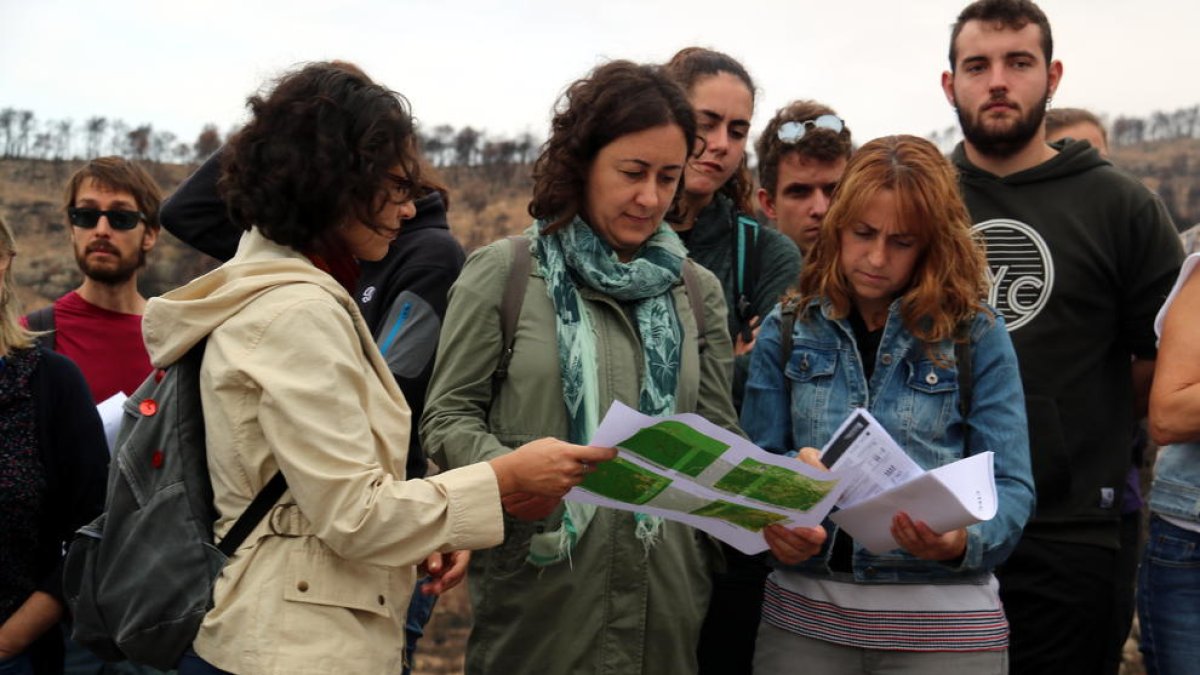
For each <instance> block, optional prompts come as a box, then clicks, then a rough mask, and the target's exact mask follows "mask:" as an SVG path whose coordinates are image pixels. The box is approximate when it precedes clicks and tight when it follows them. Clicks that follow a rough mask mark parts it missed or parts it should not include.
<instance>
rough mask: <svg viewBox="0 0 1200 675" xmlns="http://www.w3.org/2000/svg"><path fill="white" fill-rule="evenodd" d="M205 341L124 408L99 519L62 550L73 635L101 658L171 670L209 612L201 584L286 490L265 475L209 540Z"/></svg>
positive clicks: (208, 584) (206, 589) (208, 595)
mask: <svg viewBox="0 0 1200 675" xmlns="http://www.w3.org/2000/svg"><path fill="white" fill-rule="evenodd" d="M203 356H204V342H201V343H200V344H198V345H197V346H195V347H193V348H192V350H191V351H189V352H188V353H187V354H186V355H185V356H184V357H183V358H181V359H180V360H179V361H178V362H176V363H175V364H173V365H172V366H170V367H168V368H166V369H165V370H159V371H156V372H155V373H153V374H151V375H150V376H149V377H148V378H146V381H145V382H144V383H142V386H140V387H138V390H137V391H136V392H135V393H134V395H133V396H132V397H130V398H129V399H128V400H126V401H125V406H124V407H125V411H124V412H125V416H124V420H123V422H122V425H121V431H120V434H118V436H117V443H116V451H115V453H114V456H113V461H112V463H111V464H110V465H109V472H108V497H107V501H106V504H105V511H104V513H103V514H101V515H100V516H99V517H98V518H97V519H96V520H94V521H93V522H91V523H89V524H88V525H85V526H83V527H82V528H80V529H79V531H78V532H77V533H76V536H75V539H74V540H73V541H72V542H71V546H70V548H69V549H68V551H67V559H66V563H65V565H64V568H65V572H64V579H63V590H64V592H65V595H66V599H67V604H68V605H69V606H70V608H71V612H72V614H73V615H74V616H73V620H74V628H73V631H72V637H73V638H74V639H75V640H76V641H77V642H79V643H80V644H82V645H84V646H85V647H87V648H88V649H90V650H92V651H93V652H95V653H96V655H98V656H100V657H101V658H103V659H105V660H107V661H120V660H124V659H128V660H130V661H133V662H135V663H142V664H146V665H149V666H154V667H155V668H159V669H161V670H169V669H172V668H174V667H175V666H176V663H177V662H178V661H179V658H180V657H181V656H182V655H183V653H184V651H185V650H186V649H187V648H188V647H189V646H190V645H191V643H192V640H193V639H194V638H195V637H196V633H197V631H198V630H199V629H200V622H201V620H203V618H204V615H205V613H206V612H207V611H208V610H209V609H210V608H211V607H212V584H213V582H214V580H215V579H216V576H217V574H219V573H220V571H221V568H222V567H223V566H224V565H225V561H226V559H227V558H228V557H229V556H230V555H232V554H233V552H234V551H235V550H237V547H238V546H239V545H240V544H241V543H242V541H244V540H245V538H246V535H248V534H250V532H251V531H253V530H254V528H255V527H256V526H257V525H258V523H259V522H260V521H261V520H262V518H263V516H265V515H266V513H267V512H268V511H269V510H270V509H271V507H272V506H273V505H274V504H275V502H277V501H278V500H279V497H280V496H281V495H282V494H283V492H284V491H285V490H286V489H287V484H286V482H285V481H284V479H283V474H281V473H276V474H275V476H274V477H273V478H272V479H271V481H269V482H268V483H267V484H266V485H265V486H264V487H263V489H262V490H261V491H260V492H259V493H258V495H257V496H256V497H255V498H254V501H253V502H251V504H250V506H249V507H248V508H247V509H246V511H245V512H244V513H243V514H242V515H241V516H240V517H239V518H238V520H237V522H236V523H235V524H234V526H233V529H231V530H230V531H229V533H228V535H226V536H225V537H224V538H223V539H222V540H221V542H220V544H219V545H217V544H214V541H213V530H212V525H213V522H214V521H215V520H216V515H217V514H216V510H215V509H214V507H213V492H212V484H211V482H210V480H209V475H208V463H207V458H206V451H205V438H204V413H203V410H202V409H201V405H200V362H201V360H202V359H203Z"/></svg>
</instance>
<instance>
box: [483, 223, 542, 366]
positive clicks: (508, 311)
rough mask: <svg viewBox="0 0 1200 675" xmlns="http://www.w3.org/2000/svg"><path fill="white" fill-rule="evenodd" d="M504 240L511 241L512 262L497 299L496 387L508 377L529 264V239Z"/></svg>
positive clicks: (521, 237)
mask: <svg viewBox="0 0 1200 675" xmlns="http://www.w3.org/2000/svg"><path fill="white" fill-rule="evenodd" d="M508 240H509V241H510V242H512V262H511V264H510V265H509V267H508V281H507V283H505V285H504V296H503V297H502V298H501V300H500V341H501V349H500V362H499V363H497V364H496V372H494V373H493V374H492V382H493V383H494V384H496V385H498V384H499V383H500V382H502V381H503V380H504V379H505V378H506V377H508V364H509V363H510V362H511V361H512V356H513V343H514V342H515V341H516V339H517V320H518V319H520V318H521V306H522V305H524V304H525V287H526V286H527V285H529V270H530V268H531V266H532V264H533V261H532V259H531V258H532V256H531V254H530V253H529V237H526V236H524V235H514V236H511V237H509V238H508Z"/></svg>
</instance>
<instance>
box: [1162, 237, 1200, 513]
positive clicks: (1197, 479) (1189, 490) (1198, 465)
mask: <svg viewBox="0 0 1200 675" xmlns="http://www.w3.org/2000/svg"><path fill="white" fill-rule="evenodd" d="M1197 266H1200V253H1193V254H1191V255H1189V256H1188V257H1187V259H1186V260H1184V262H1183V268H1182V269H1181V270H1180V271H1179V278H1178V279H1176V281H1175V287H1174V288H1173V289H1172V290H1171V294H1170V296H1168V297H1167V301H1166V302H1165V303H1163V306H1162V308H1161V309H1159V310H1158V317H1157V318H1156V319H1155V320H1154V332H1155V333H1157V334H1158V335H1159V337H1161V336H1162V324H1163V321H1165V320H1166V317H1167V310H1168V309H1170V307H1171V304H1172V303H1173V302H1174V301H1175V296H1176V294H1178V293H1179V290H1180V289H1181V288H1182V287H1183V284H1184V283H1185V282H1186V281H1187V280H1188V277H1190V276H1191V275H1192V274H1193V273H1194V271H1195V269H1196V268H1197ZM1150 510H1151V511H1153V512H1154V513H1161V514H1163V515H1165V516H1173V517H1175V518H1181V519H1183V520H1192V521H1200V441H1189V442H1187V443H1174V444H1171V445H1168V446H1165V447H1163V448H1161V449H1159V451H1158V459H1156V460H1155V461H1154V484H1153V485H1152V486H1151V487H1150Z"/></svg>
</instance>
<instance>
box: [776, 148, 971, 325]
mask: <svg viewBox="0 0 1200 675" xmlns="http://www.w3.org/2000/svg"><path fill="white" fill-rule="evenodd" d="M881 190H891V191H892V192H893V193H895V196H896V211H897V216H898V218H897V219H898V221H899V222H900V223H901V224H902V225H903V227H904V231H905V232H906V233H907V234H909V235H912V236H913V237H915V238H916V239H917V244H918V246H920V248H921V254H920V256H919V257H918V259H917V262H916V264H915V265H914V267H913V274H912V280H911V282H910V283H909V286H908V288H906V289H905V290H904V291H903V292H902V294H901V301H900V312H901V317H902V318H903V320H904V327H905V328H906V329H907V330H908V332H909V333H911V334H912V335H913V336H914V337H916V338H918V339H920V340H922V341H924V342H925V343H926V344H927V345H931V344H933V343H937V342H940V341H942V340H945V339H954V340H960V341H961V340H963V339H966V336H965V335H962V334H960V333H961V331H960V326H962V325H963V324H965V323H967V322H969V321H971V320H972V319H973V318H974V316H975V314H976V313H977V312H979V311H981V310H984V311H986V306H985V305H984V304H983V298H984V297H986V293H987V287H988V281H987V274H986V270H987V261H986V259H985V257H984V252H983V244H982V243H981V242H980V241H979V240H978V239H977V238H976V237H974V236H973V235H972V233H971V220H970V217H969V216H968V215H967V208H966V206H965V205H964V204H963V200H962V195H961V193H960V192H959V189H958V180H957V176H956V174H955V171H954V167H953V166H952V165H951V164H950V162H949V160H947V159H946V158H945V157H944V156H943V155H942V153H941V152H939V151H938V149H937V147H936V146H934V145H933V143H930V142H929V141H927V140H925V139H923V138H918V137H916V136H885V137H883V138H877V139H875V140H873V141H871V142H870V143H867V144H866V145H864V146H863V147H862V148H860V149H859V150H858V151H857V152H855V153H854V155H853V156H851V158H850V162H849V163H848V164H847V165H846V171H845V173H844V174H843V175H842V180H841V182H840V183H839V184H838V187H837V190H836V192H835V193H834V197H833V202H832V203H831V204H830V206H829V211H828V213H826V214H825V220H824V221H823V222H822V223H821V234H820V237H819V238H818V239H817V243H816V244H815V245H814V246H813V248H812V250H811V251H810V252H809V255H808V258H807V259H806V260H805V263H804V269H803V271H802V272H801V273H800V280H799V286H798V288H796V289H794V290H793V291H792V292H791V293H790V294H789V299H792V300H794V301H798V302H799V306H800V307H805V306H807V305H808V303H809V302H810V301H812V300H813V299H816V298H825V299H827V300H828V301H829V302H830V304H831V305H832V310H833V311H832V315H833V316H834V317H835V318H844V317H846V316H847V315H849V313H850V307H851V302H852V298H853V292H852V289H851V286H850V283H849V281H848V280H847V279H846V277H845V275H844V274H843V272H842V266H841V253H842V236H841V235H842V232H843V230H845V229H846V228H848V227H851V226H852V225H853V224H854V223H856V222H858V219H859V218H860V217H861V216H862V214H863V212H864V211H866V209H867V206H868V205H869V203H870V202H871V200H872V199H873V198H874V197H875V195H876V194H878V193H879V192H880V191H881Z"/></svg>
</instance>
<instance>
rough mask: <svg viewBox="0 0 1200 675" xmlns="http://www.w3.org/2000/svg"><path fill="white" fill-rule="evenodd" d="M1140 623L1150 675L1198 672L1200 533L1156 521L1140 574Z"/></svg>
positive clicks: (1156, 518) (1153, 517)
mask: <svg viewBox="0 0 1200 675" xmlns="http://www.w3.org/2000/svg"><path fill="white" fill-rule="evenodd" d="M1138 620H1139V621H1140V622H1141V630H1142V645H1141V649H1142V654H1143V657H1144V661H1145V664H1146V672H1147V673H1149V675H1174V674H1175V673H1194V672H1196V664H1197V663H1200V640H1198V639H1197V635H1200V533H1196V532H1189V531H1188V530H1185V529H1182V528H1179V527H1176V526H1174V525H1172V524H1171V523H1168V522H1167V521H1165V520H1163V519H1162V518H1159V517H1158V516H1152V517H1151V518H1150V536H1149V538H1148V540H1147V542H1146V554H1145V555H1144V556H1143V557H1142V567H1141V570H1140V572H1139V574H1138Z"/></svg>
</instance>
